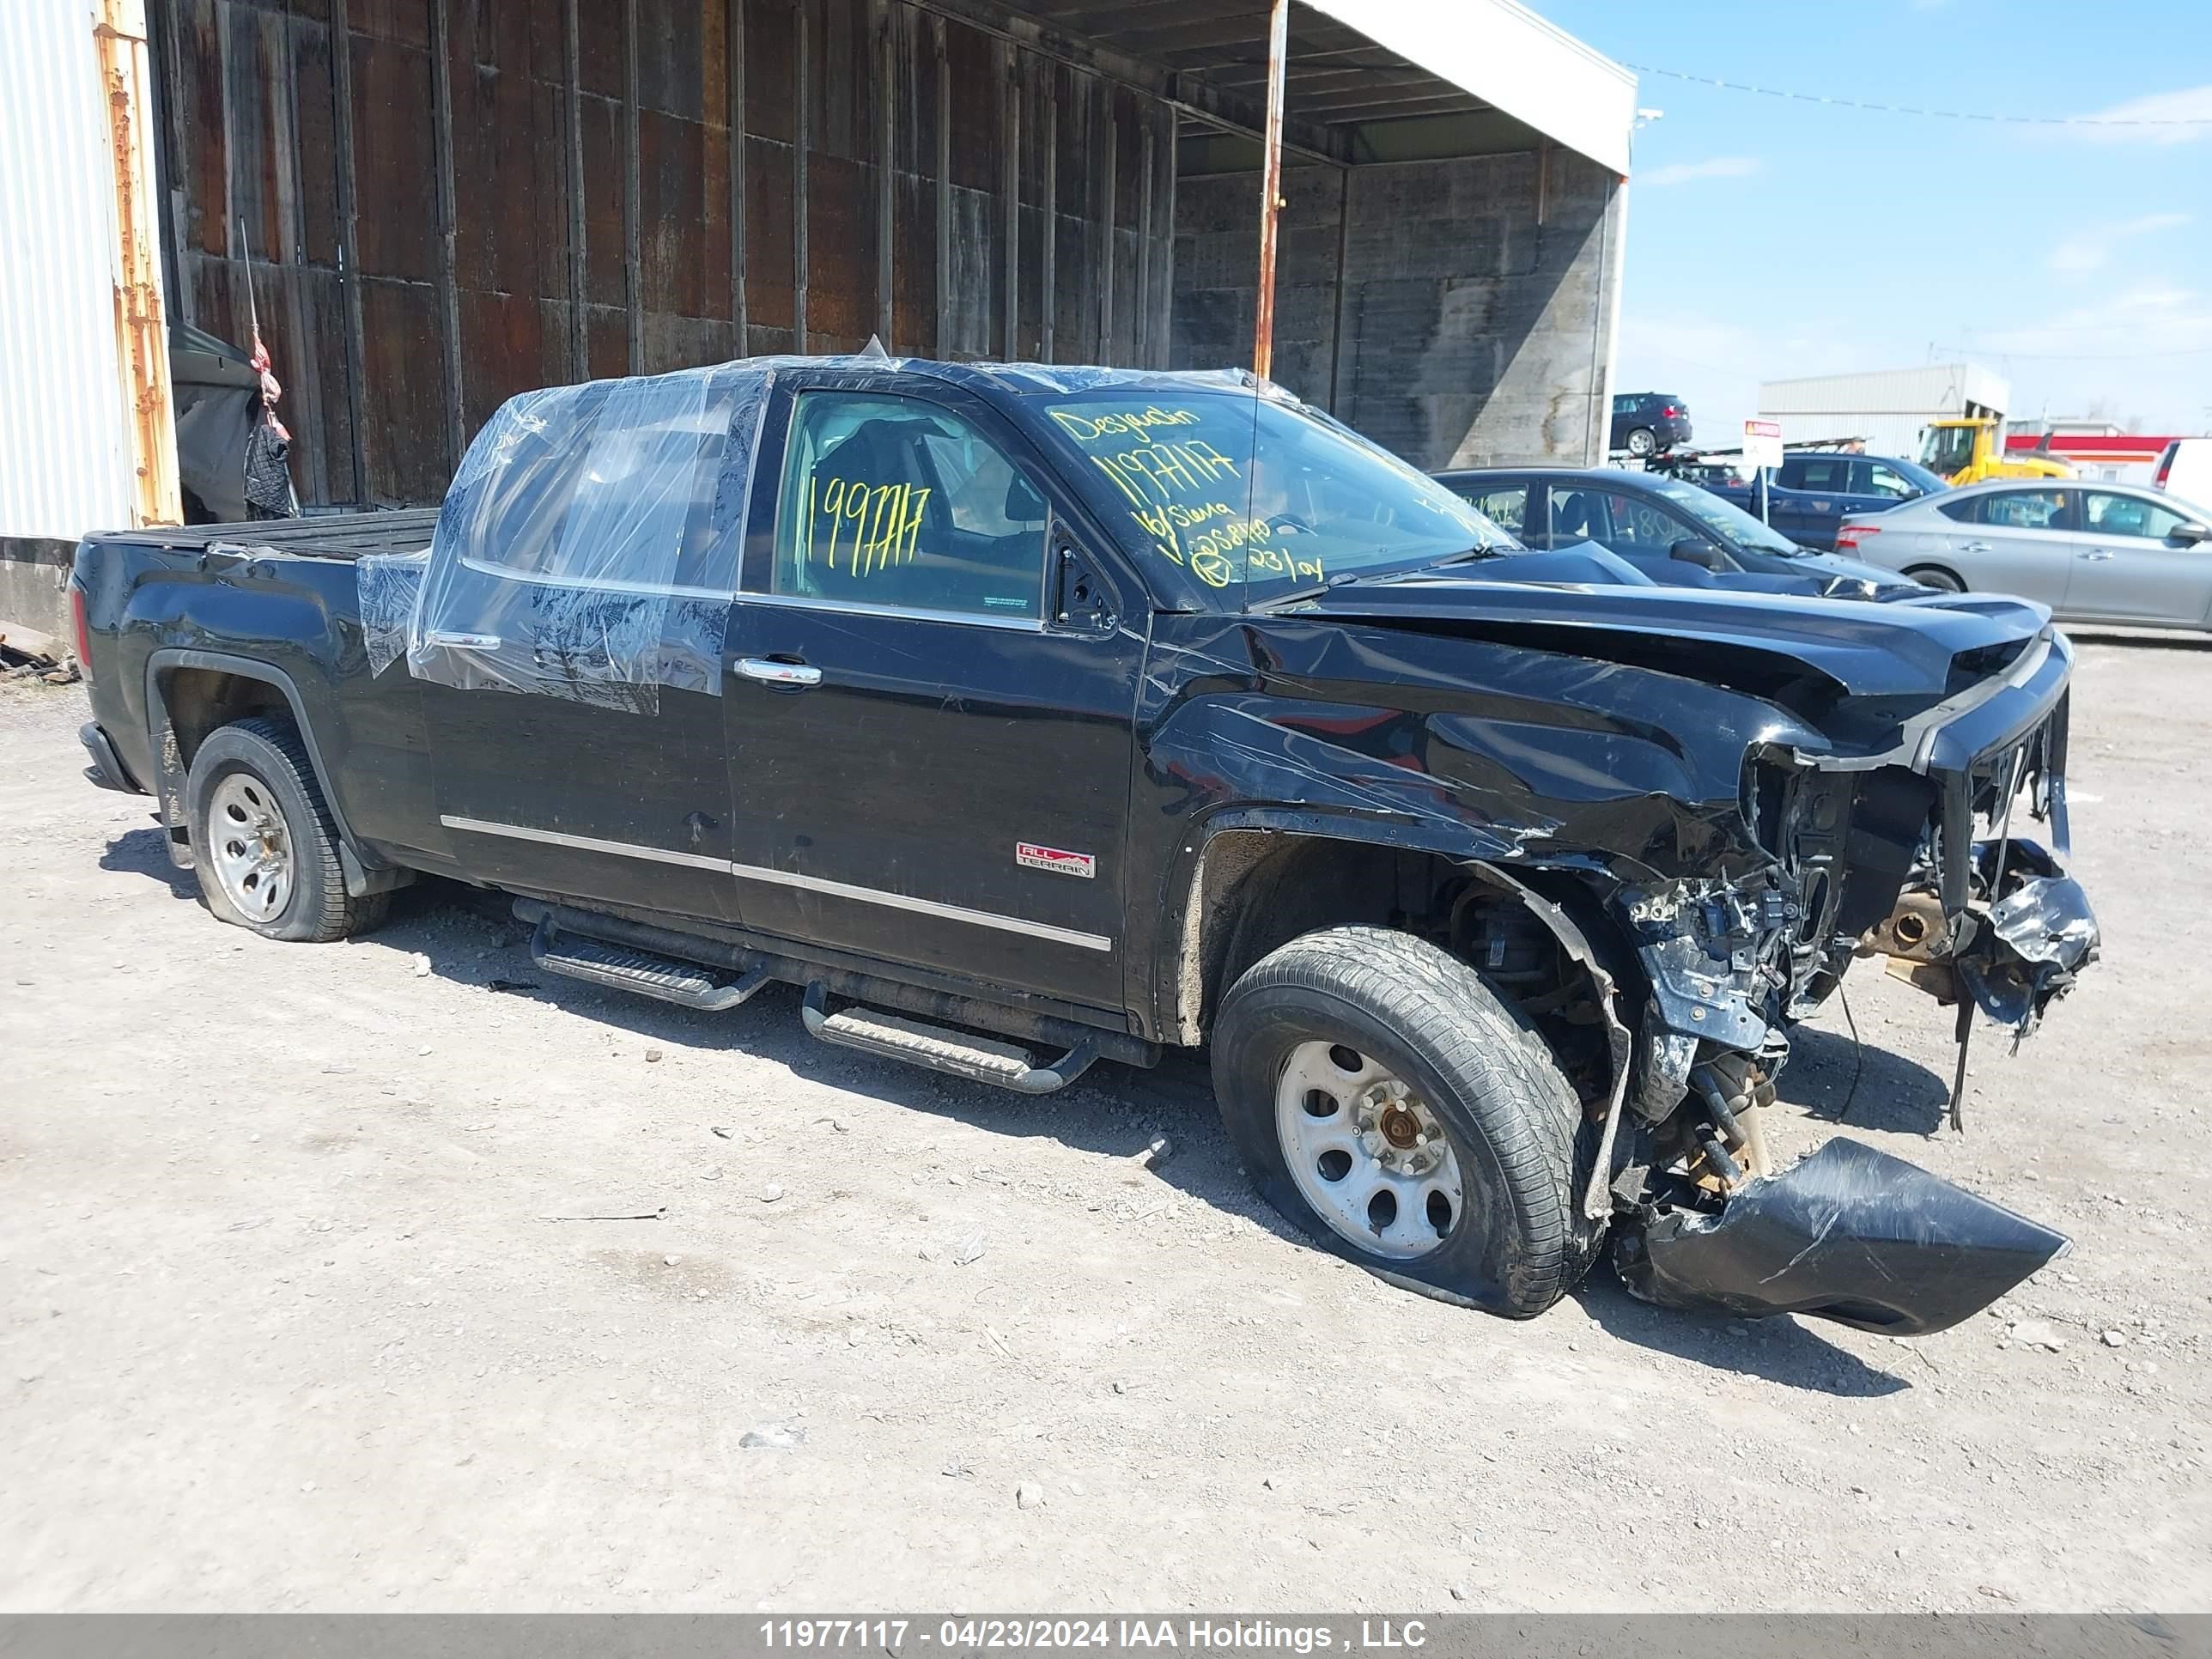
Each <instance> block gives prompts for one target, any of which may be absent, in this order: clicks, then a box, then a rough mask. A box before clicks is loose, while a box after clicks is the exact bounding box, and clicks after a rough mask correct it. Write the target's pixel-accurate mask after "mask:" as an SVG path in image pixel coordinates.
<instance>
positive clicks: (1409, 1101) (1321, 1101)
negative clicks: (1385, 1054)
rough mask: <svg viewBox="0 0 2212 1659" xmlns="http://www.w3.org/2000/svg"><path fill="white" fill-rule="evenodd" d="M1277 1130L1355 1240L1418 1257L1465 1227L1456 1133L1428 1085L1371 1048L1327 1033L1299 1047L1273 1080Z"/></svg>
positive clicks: (1326, 1212) (1303, 1175)
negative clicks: (1431, 1099)
mask: <svg viewBox="0 0 2212 1659" xmlns="http://www.w3.org/2000/svg"><path fill="white" fill-rule="evenodd" d="M1348 1062H1357V1063H1356V1064H1353V1063H1348ZM1275 1133H1276V1137H1277V1139H1278V1140H1279V1142H1280V1144H1281V1146H1282V1152H1283V1159H1284V1162H1285V1163H1286V1164H1288V1165H1289V1166H1290V1170H1291V1180H1292V1181H1293V1182H1295V1183H1296V1184H1297V1189H1298V1193H1299V1195H1300V1196H1301V1197H1303V1198H1304V1200H1306V1203H1307V1205H1308V1206H1310V1208H1311V1209H1312V1210H1313V1212H1314V1213H1315V1214H1316V1215H1318V1216H1319V1217H1320V1218H1322V1220H1323V1221H1325V1222H1327V1223H1328V1226H1329V1228H1330V1230H1331V1231H1334V1233H1335V1234H1336V1235H1337V1236H1338V1237H1340V1238H1342V1239H1344V1240H1345V1241H1346V1243H1352V1244H1356V1245H1358V1247H1359V1248H1360V1249H1362V1250H1364V1251H1366V1252H1368V1253H1369V1254H1370V1255H1381V1256H1388V1257H1389V1258H1390V1259H1392V1260H1394V1261H1414V1260H1417V1259H1418V1258H1419V1257H1421V1256H1425V1255H1430V1254H1431V1252H1433V1251H1436V1250H1438V1249H1442V1248H1443V1245H1444V1243H1445V1241H1446V1240H1447V1239H1448V1238H1449V1237H1450V1235H1451V1234H1452V1233H1453V1231H1455V1230H1456V1229H1457V1227H1458V1225H1459V1222H1460V1218H1461V1215H1462V1211H1463V1209H1464V1207H1465V1200H1464V1197H1463V1188H1462V1181H1461V1178H1460V1168H1459V1156H1458V1153H1457V1152H1455V1150H1454V1149H1453V1146H1452V1142H1451V1136H1450V1134H1449V1133H1448V1132H1447V1131H1446V1130H1445V1128H1444V1127H1443V1123H1442V1121H1440V1120H1439V1119H1438V1118H1437V1114H1436V1110H1435V1109H1434V1108H1433V1107H1432V1106H1431V1105H1430V1103H1428V1102H1427V1101H1426V1100H1425V1099H1424V1098H1423V1097H1422V1095H1421V1092H1420V1091H1419V1089H1417V1088H1416V1087H1415V1086H1414V1085H1412V1084H1410V1083H1408V1082H1407V1081H1406V1079H1403V1078H1401V1077H1399V1076H1397V1075H1396V1074H1395V1073H1393V1072H1392V1071H1391V1070H1390V1068H1389V1066H1386V1065H1384V1064H1383V1063H1382V1062H1381V1061H1379V1060H1376V1058H1375V1057H1374V1056H1373V1055H1372V1054H1366V1053H1364V1052H1362V1051H1360V1050H1358V1049H1356V1048H1352V1047H1350V1046H1349V1045H1348V1044H1345V1043H1340V1042H1339V1043H1331V1042H1322V1041H1319V1040H1315V1041H1311V1042H1301V1043H1299V1044H1298V1045H1297V1047H1296V1048H1293V1049H1291V1053H1290V1055H1289V1057H1288V1058H1287V1059H1286V1060H1285V1061H1284V1062H1283V1070H1282V1073H1281V1075H1280V1077H1279V1079H1278V1080H1277V1082H1276V1085H1275Z"/></svg>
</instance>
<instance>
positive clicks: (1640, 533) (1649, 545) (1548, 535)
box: [1436, 467, 1927, 599]
mask: <svg viewBox="0 0 2212 1659" xmlns="http://www.w3.org/2000/svg"><path fill="white" fill-rule="evenodd" d="M1436 476H1437V482H1438V483H1442V484H1443V485H1444V486H1445V487H1446V488H1448V489H1450V490H1451V491H1452V492H1453V493H1454V494H1455V495H1459V496H1461V497H1462V498H1463V499H1465V500H1466V501H1468V502H1470V503H1472V504H1473V505H1474V507H1475V508H1476V510H1478V511H1479V512H1480V513H1484V514H1485V515H1486V516H1487V517H1488V518H1489V519H1490V520H1492V521H1493V522H1494V523H1496V524H1497V525H1498V526H1499V527H1500V528H1502V529H1504V530H1506V531H1508V532H1511V534H1512V535H1513V537H1514V538H1516V540H1518V541H1520V542H1521V543H1522V544H1524V545H1525V546H1528V547H1532V548H1541V549H1546V550H1566V549H1568V548H1571V547H1574V546H1577V545H1579V544H1588V543H1595V544H1597V545H1598V546H1600V547H1601V548H1603V549H1605V550H1607V552H1609V553H1612V554H1613V555H1615V556H1618V557H1619V558H1620V559H1622V560H1624V561H1626V562H1627V563H1628V564H1629V565H1630V566H1631V567H1632V568H1634V569H1636V570H1637V571H1638V572H1640V573H1641V574H1644V575H1645V576H1647V577H1649V578H1650V580H1653V581H1656V582H1659V583H1661V584H1662V585H1664V586H1669V587H1718V588H1725V589H1729V590H1731V591H1734V592H1769V593H1790V594H1796V595H1800V596H1808V595H1809V596H1812V597H1814V598H1820V599H1904V598H1907V597H1911V596H1913V595H1917V594H1924V593H1925V592H1927V590H1926V589H1925V588H1923V587H1922V586H1920V585H1919V584H1918V583H1917V582H1911V581H1907V580H1905V579H1904V578H1903V577H1901V576H1899V574H1897V573H1896V572H1895V571H1893V570H1884V569H1881V568H1879V567H1878V566H1875V565H1870V564H1862V563H1860V562H1858V561H1857V559H1846V558H1840V557H1838V556H1836V555H1835V554H1832V553H1815V552H1812V551H1810V550H1808V549H1806V548H1803V547H1800V546H1799V545H1798V544H1796V542H1793V541H1791V540H1790V538H1788V537H1787V536H1784V535H1783V534H1781V533H1780V532H1778V531H1775V530H1773V529H1771V528H1769V527H1768V526H1765V525H1763V524H1761V523H1760V522H1759V520H1757V519H1755V518H1753V517H1752V516H1751V514H1749V513H1746V512H1744V511H1743V510H1742V509H1741V507H1735V506H1734V505H1732V504H1731V503H1729V502H1728V501H1723V499H1721V497H1720V496H1718V495H1716V494H1714V493H1713V492H1712V491H1711V490H1708V489H1699V487H1698V486H1697V485H1696V484H1691V483H1682V482H1681V481H1680V479H1678V478H1669V477H1662V476H1661V475H1659V474H1657V473H1652V472H1627V471H1621V470H1620V469H1618V468H1614V467H1592V468H1568V467H1483V468H1476V469H1473V470H1469V471H1451V472H1439V473H1437V475H1436Z"/></svg>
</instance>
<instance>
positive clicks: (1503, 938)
mask: <svg viewBox="0 0 2212 1659" xmlns="http://www.w3.org/2000/svg"><path fill="white" fill-rule="evenodd" d="M1514 873H1515V875H1516V878H1519V879H1521V880H1523V881H1525V882H1527V883H1528V885H1529V886H1530V887H1532V888H1534V889H1536V890H1539V891H1541V893H1542V896H1545V897H1547V898H1549V899H1551V900H1552V901H1553V902H1554V903H1557V904H1559V905H1560V906H1561V907H1562V908H1565V909H1567V910H1569V911H1570V912H1572V913H1574V919H1575V921H1576V922H1577V925H1579V926H1581V927H1583V930H1584V932H1585V933H1588V934H1589V935H1590V936H1591V937H1592V938H1593V939H1595V938H1596V937H1598V935H1599V934H1600V933H1601V932H1603V931H1605V930H1606V928H1607V924H1606V921H1605V919H1604V916H1603V915H1602V912H1601V910H1600V908H1599V907H1598V906H1597V905H1596V904H1595V903H1594V902H1591V899H1590V896H1589V894H1588V892H1587V890H1586V889H1585V888H1584V887H1583V884H1582V883H1581V882H1580V881H1578V880H1577V879H1576V878H1573V877H1571V876H1565V877H1549V878H1547V873H1546V872H1541V871H1535V872H1530V871H1519V870H1516V872H1514ZM1359 925H1365V926H1370V927H1389V928H1394V929H1396V930H1398V931H1400V932H1402V933H1413V934H1414V935H1416V936H1418V937H1420V938H1424V939H1429V940H1431V942H1432V943H1435V944H1437V945H1441V946H1443V948H1444V949H1445V950H1447V951H1450V952H1451V953H1452V954H1454V955H1455V956H1457V957H1462V959H1463V960H1466V961H1468V963H1471V965H1473V966H1474V968H1476V969H1478V970H1480V972H1482V973H1483V974H1484V975H1486V977H1487V978H1489V979H1490V980H1491V981H1492V985H1493V986H1494V987H1495V988H1496V989H1498V991H1499V993H1500V994H1503V995H1504V996H1506V997H1507V998H1508V999H1509V1000H1512V999H1516V998H1518V999H1521V1000H1531V1001H1537V1000H1547V999H1550V1000H1559V998H1560V996H1561V987H1562V986H1563V985H1564V984H1565V981H1570V980H1572V979H1574V978H1576V977H1577V973H1578V970H1577V969H1576V967H1575V965H1574V964H1573V963H1572V962H1571V961H1570V960H1569V958H1568V957H1567V954H1566V952H1565V949H1564V947H1563V945H1562V942H1561V941H1560V940H1559V939H1558V938H1557V937H1556V936H1555V935H1554V934H1553V932H1552V930H1551V928H1550V927H1549V925H1548V924H1547V922H1546V921H1544V920H1543V919H1542V918H1541V917H1539V916H1538V915H1536V914H1535V913H1534V911H1533V910H1531V909H1530V908H1529V907H1528V904H1527V903H1526V902H1523V900H1522V897H1521V896H1520V895H1519V894H1517V893H1516V892H1515V891H1513V890H1511V888H1510V886H1509V885H1504V884H1498V882H1496V881H1495V880H1492V879H1486V878H1484V877H1483V875H1482V874H1481V873H1480V870H1479V867H1478V866H1474V864H1472V863H1471V862H1470V861H1468V860H1461V859H1455V858H1451V857H1449V856H1447V855H1445V854H1440V853H1429V852H1422V851H1419V850H1413V849H1407V848H1394V847H1384V846H1378V845H1376V844H1375V843H1374V842H1361V841H1350V840H1340V839H1338V838H1335V837H1333V836H1311V835H1302V834H1293V833H1283V832H1277V831H1272V830H1261V829H1230V830H1223V831H1219V832H1217V833H1216V834H1215V835H1213V836H1212V837H1210V838H1209V839H1208V840H1207V842H1206V848H1205V852H1204V854H1203V855H1202V857H1201V859H1200V865H1199V868H1198V872H1197V873H1196V875H1195V876H1194V878H1193V880H1192V882H1191V890H1190V895H1189V898H1188V903H1187V905H1186V908H1185V914H1184V921H1183V933H1182V951H1181V955H1180V958H1179V961H1180V974H1179V982H1178V984H1177V985H1176V1021H1175V1024H1176V1028H1177V1030H1176V1035H1177V1036H1180V1038H1181V1040H1182V1041H1183V1042H1189V1043H1197V1042H1202V1041H1203V1040H1204V1039H1205V1037H1206V1034H1207V1033H1208V1031H1209V1030H1211V1028H1212V1022H1213V1012H1214V1010H1215V1009H1216V1008H1217V1007H1218V1006H1220V1002H1221V998H1222V996H1223V994H1225V992H1226V991H1227V990H1228V988H1229V987H1231V985H1233V984H1235V983H1236V981H1237V977H1238V975H1241V974H1243V972H1244V970H1245V969H1248V968H1249V967H1250V966H1251V965H1252V964H1253V963H1255V962H1257V961H1259V960H1260V958H1261V957H1264V956H1266V955H1267V954H1268V953H1269V952H1270V951H1273V950H1275V949H1276V948H1277V947H1279V946H1280V945H1287V944H1288V943H1290V941H1291V940H1292V939H1296V938H1297V937H1298V936H1299V935H1301V934H1304V933H1312V932H1314V931H1316V929H1319V928H1323V927H1350V926H1359Z"/></svg>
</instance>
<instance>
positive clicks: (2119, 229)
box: [2051, 213, 2189, 276]
mask: <svg viewBox="0 0 2212 1659" xmlns="http://www.w3.org/2000/svg"><path fill="white" fill-rule="evenodd" d="M2188 222H2189V216H2188V215H2187V214H2185V213H2146V214H2144V215H2143V216H2142V217H2141V218H2139V219H2122V220H2119V221H2118V222H2115V223H2112V224H2105V225H2092V226H2090V227H2089V228H2088V229H2087V230H2085V231H2083V232H2082V233H2081V234H2080V235H2079V236H2069V238H2067V239H2066V240H2064V241H2063V242H2061V243H2060V244H2059V245H2058V246H2057V247H2056V248H2054V249H2052V250H2051V269H2052V270H2056V271H2059V272H2062V273H2063V274H2065V275H2067V276H2081V275H2082V274H2084V273H2086V272H2088V271H2092V270H2100V269H2102V267H2103V266H2104V264H2105V263H2106V260H2108V259H2110V258H2112V250H2113V248H2114V247H2115V246H2118V244H2119V243H2122V242H2124V241H2126V240H2129V239H2130V238H2131V237H2136V236H2148V235H2151V234H2154V233H2155V232H2158V231H2161V230H2175V229H2179V228H2180V227H2181V226H2183V225H2185V224H2187V223H2188Z"/></svg>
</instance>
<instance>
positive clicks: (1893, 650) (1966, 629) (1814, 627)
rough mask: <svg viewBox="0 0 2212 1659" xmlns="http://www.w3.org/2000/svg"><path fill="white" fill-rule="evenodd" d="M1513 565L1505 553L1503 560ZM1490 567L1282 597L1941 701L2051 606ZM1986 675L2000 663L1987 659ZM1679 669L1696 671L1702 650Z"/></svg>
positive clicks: (2034, 630)
mask: <svg viewBox="0 0 2212 1659" xmlns="http://www.w3.org/2000/svg"><path fill="white" fill-rule="evenodd" d="M1499 563H1501V564H1504V563H1505V562H1504V561H1501V562H1499ZM1498 574H1504V573H1503V572H1502V571H1500V572H1496V573H1493V572H1490V571H1486V570H1484V569H1483V568H1482V567H1481V566H1480V565H1477V566H1471V567H1468V568H1465V569H1464V570H1462V568H1458V567H1455V568H1450V569H1448V570H1440V571H1437V572H1435V573H1433V574H1421V575H1416V576H1410V577H1403V578H1399V579H1397V580H1388V581H1371V582H1351V583H1346V585H1345V586H1341V587H1335V588H1331V589H1329V590H1328V592H1324V593H1321V594H1317V595H1316V596H1314V597H1312V598H1311V599H1304V600H1301V601H1299V602H1298V603H1297V604H1295V605H1286V606H1284V607H1281V608H1280V610H1279V611H1278V612H1277V614H1279V615H1291V616H1317V617H1328V618H1330V619H1332V620H1338V621H1344V622H1353V621H1358V622H1365V623H1375V624H1379V625H1382V626H1385V627H1404V628H1420V627H1421V626H1423V625H1424V624H1426V623H1433V624H1435V625H1437V630H1438V631H1439V632H1452V633H1461V634H1468V635H1474V636H1476V637H1480V638H1485V639H1494V640H1508V641H1510V640H1512V639H1515V638H1516V637H1517V638H1525V639H1526V640H1527V641H1528V643H1529V644H1530V645H1532V646H1534V647H1537V648H1541V649H1549V650H1565V651H1572V652H1575V653H1578V654H1581V655H1584V656H1589V657H1595V658H1598V659H1618V660H1628V661H1634V662H1638V663H1641V664H1644V665H1649V666H1655V667H1656V666H1664V665H1665V664H1664V662H1663V658H1664V656H1665V654H1666V653H1672V652H1680V650H1681V649H1682V647H1684V646H1685V645H1688V646H1691V647H1698V646H1704V647H1721V648H1725V649H1728V650H1729V651H1732V652H1746V653H1759V654H1761V655H1763V656H1765V657H1768V658H1771V659H1780V660H1781V661H1782V662H1784V663H1785V664H1795V665H1797V666H1799V667H1800V668H1802V669H1809V670H1812V671H1814V672H1816V673H1818V674H1820V675H1821V676H1823V677H1825V678H1826V679H1828V680H1830V681H1831V682H1832V683H1833V684H1835V685H1836V686H1838V687H1839V688H1840V689H1841V690H1844V691H1845V692H1847V693H1850V694H1851V695H1853V696H1908V697H1927V698H1940V697H1942V696H1947V695H1948V694H1949V693H1950V692H1951V691H1952V690H1954V689H1955V688H1954V686H1953V684H1952V670H1953V664H1954V659H1957V658H1958V657H1960V656H1961V655H1963V654H1966V653H1994V655H1995V656H2004V655H2007V654H2009V653H2017V651H2018V649H2019V648H2020V647H2022V646H2024V645H2025V644H2026V643H2027V641H2031V640H2033V638H2035V636H2036V635H2039V634H2040V633H2041V632H2042V631H2043V630H2044V629H2045V627H2047V626H2048V625H2049V623H2050V621H2051V612H2050V611H2048V610H2047V609H2046V608H2045V607H2044V606H2042V605H2035V604H2032V603H2030V602H2029V601H2027V600H2026V599H2005V598H1997V597H1993V596H1990V595H1985V594H1967V593H1944V594H1936V593H1931V594H1929V596H1928V597H1927V598H1925V599H1909V600H1904V601H1901V602H1899V603H1895V604H1889V605H1867V604H1864V603H1863V602H1856V601H1851V600H1845V599H1805V598H1796V597H1791V596H1789V595H1784V594H1775V593H1759V594H1741V593H1729V592H1722V591H1719V590H1717V589H1711V588H1682V587H1662V586H1656V585H1655V586H1627V585H1613V584H1608V585H1606V586H1597V585H1579V584H1577V585H1568V584H1550V583H1534V582H1516V581H1512V580H1497V579H1496V578H1497V576H1498ZM1981 661H1982V664H1983V665H1982V666H1980V667H1979V668H1978V670H1977V678H1979V677H1980V675H1982V674H1985V673H1987V672H1989V671H1991V670H1992V669H1994V668H1995V667H1996V661H1995V660H1993V659H1992V658H1986V657H1985V658H1983V659H1981ZM1679 671H1681V672H1684V673H1688V674H1692V675H1695V674H1696V673H1697V672H1698V667H1697V659H1696V658H1695V656H1694V655H1693V654H1692V655H1688V656H1686V657H1685V658H1684V659H1683V662H1682V665H1681V667H1680V670H1679Z"/></svg>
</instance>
